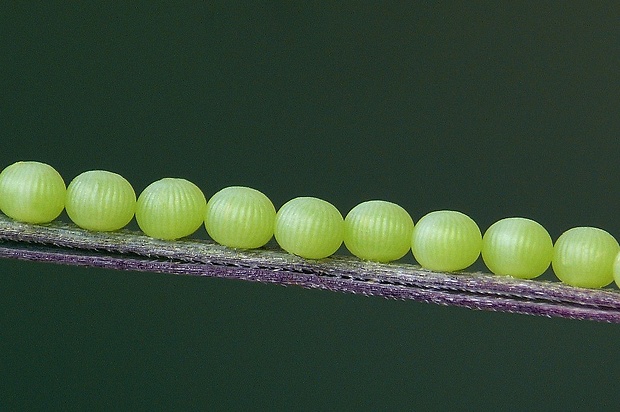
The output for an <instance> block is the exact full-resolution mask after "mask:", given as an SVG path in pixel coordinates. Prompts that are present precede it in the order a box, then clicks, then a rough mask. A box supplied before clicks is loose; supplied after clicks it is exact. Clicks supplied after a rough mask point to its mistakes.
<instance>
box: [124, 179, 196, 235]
mask: <svg viewBox="0 0 620 412" xmlns="http://www.w3.org/2000/svg"><path fill="white" fill-rule="evenodd" d="M206 208H207V200H206V199H205V196H204V194H203V193H202V191H201V190H200V189H199V188H198V186H196V185H195V184H193V183H192V182H190V181H188V180H185V179H178V178H164V179H161V180H158V181H156V182H153V183H151V184H150V185H148V186H147V187H146V189H144V191H143V192H142V193H141V194H140V196H139V197H138V201H137V204H136V221H137V222H138V226H140V229H142V231H143V232H144V233H145V234H147V235H148V236H151V237H154V238H158V239H167V240H173V239H179V238H182V237H185V236H189V235H191V234H192V233H194V232H195V231H196V230H198V228H199V227H200V226H202V224H203V222H204V216H205V210H206Z"/></svg>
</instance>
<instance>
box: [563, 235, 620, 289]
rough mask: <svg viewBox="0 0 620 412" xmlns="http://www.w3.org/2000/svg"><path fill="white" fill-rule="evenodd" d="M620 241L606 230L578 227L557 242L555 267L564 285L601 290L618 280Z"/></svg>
mask: <svg viewBox="0 0 620 412" xmlns="http://www.w3.org/2000/svg"><path fill="white" fill-rule="evenodd" d="M618 249H619V247H618V242H617V241H616V239H615V238H614V237H613V236H612V235H610V234H609V233H607V232H606V231H604V230H602V229H598V228H595V227H574V228H572V229H569V230H567V231H566V232H564V233H562V235H560V237H559V238H558V240H557V241H556V242H555V246H554V248H553V258H552V260H551V266H552V267H553V271H554V273H555V275H556V276H557V277H558V279H560V280H561V281H562V282H564V283H566V284H568V285H572V286H579V287H583V288H600V287H603V286H607V285H608V284H610V283H611V282H613V280H614V274H613V266H614V261H615V259H616V256H617V255H618Z"/></svg>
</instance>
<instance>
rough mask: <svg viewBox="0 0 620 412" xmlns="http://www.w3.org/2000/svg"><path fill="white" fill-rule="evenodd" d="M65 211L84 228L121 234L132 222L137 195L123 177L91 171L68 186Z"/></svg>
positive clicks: (100, 171)
mask: <svg viewBox="0 0 620 412" xmlns="http://www.w3.org/2000/svg"><path fill="white" fill-rule="evenodd" d="M65 208H66V210H67V215H69V218H70V219H71V220H72V221H73V223H75V224H76V225H78V226H79V227H81V228H84V229H88V230H97V231H111V230H118V229H120V228H122V227H124V226H125V225H127V223H129V221H130V220H131V219H132V218H133V215H134V212H135V210H136V193H135V192H134V190H133V187H131V184H130V183H129V182H128V181H127V180H125V178H124V177H122V176H121V175H118V174H116V173H112V172H107V171H105V170H91V171H88V172H84V173H82V174H80V175H78V176H77V177H76V178H75V179H73V180H72V181H71V183H69V186H68V187H67V198H66V201H65Z"/></svg>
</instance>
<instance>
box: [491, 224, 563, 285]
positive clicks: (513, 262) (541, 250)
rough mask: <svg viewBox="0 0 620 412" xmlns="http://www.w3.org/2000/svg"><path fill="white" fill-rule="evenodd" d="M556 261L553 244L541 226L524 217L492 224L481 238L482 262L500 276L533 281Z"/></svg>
mask: <svg viewBox="0 0 620 412" xmlns="http://www.w3.org/2000/svg"><path fill="white" fill-rule="evenodd" d="M552 257H553V241H552V240H551V236H549V233H548V232H547V230H546V229H545V228H544V227H542V226H541V225H540V224H539V223H537V222H535V221H533V220H530V219H525V218H521V217H512V218H507V219H502V220H500V221H498V222H495V223H493V224H492V225H491V226H490V227H489V228H488V229H487V231H486V232H485V234H484V236H483V237H482V259H483V260H484V263H485V264H486V265H487V267H488V268H489V270H490V271H491V272H493V273H495V274H497V275H510V276H514V277H516V278H521V279H533V278H535V277H537V276H540V275H542V274H543V272H544V271H545V270H547V268H548V267H549V264H550V263H551V258H552Z"/></svg>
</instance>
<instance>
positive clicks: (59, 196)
mask: <svg viewBox="0 0 620 412" xmlns="http://www.w3.org/2000/svg"><path fill="white" fill-rule="evenodd" d="M65 193H66V186H65V182H64V180H63V179H62V176H60V174H59V173H58V172H57V171H56V169H54V168H53V167H52V166H50V165H48V164H45V163H40V162H31V161H29V162H16V163H13V164H12V165H10V166H7V167H6V168H5V169H4V170H3V171H2V173H0V210H2V212H3V213H4V214H5V215H7V216H8V217H10V218H12V219H15V220H19V221H21V222H26V223H47V222H51V221H52V220H54V219H56V218H57V217H58V215H60V213H61V212H62V210H63V208H64V207H65Z"/></svg>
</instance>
